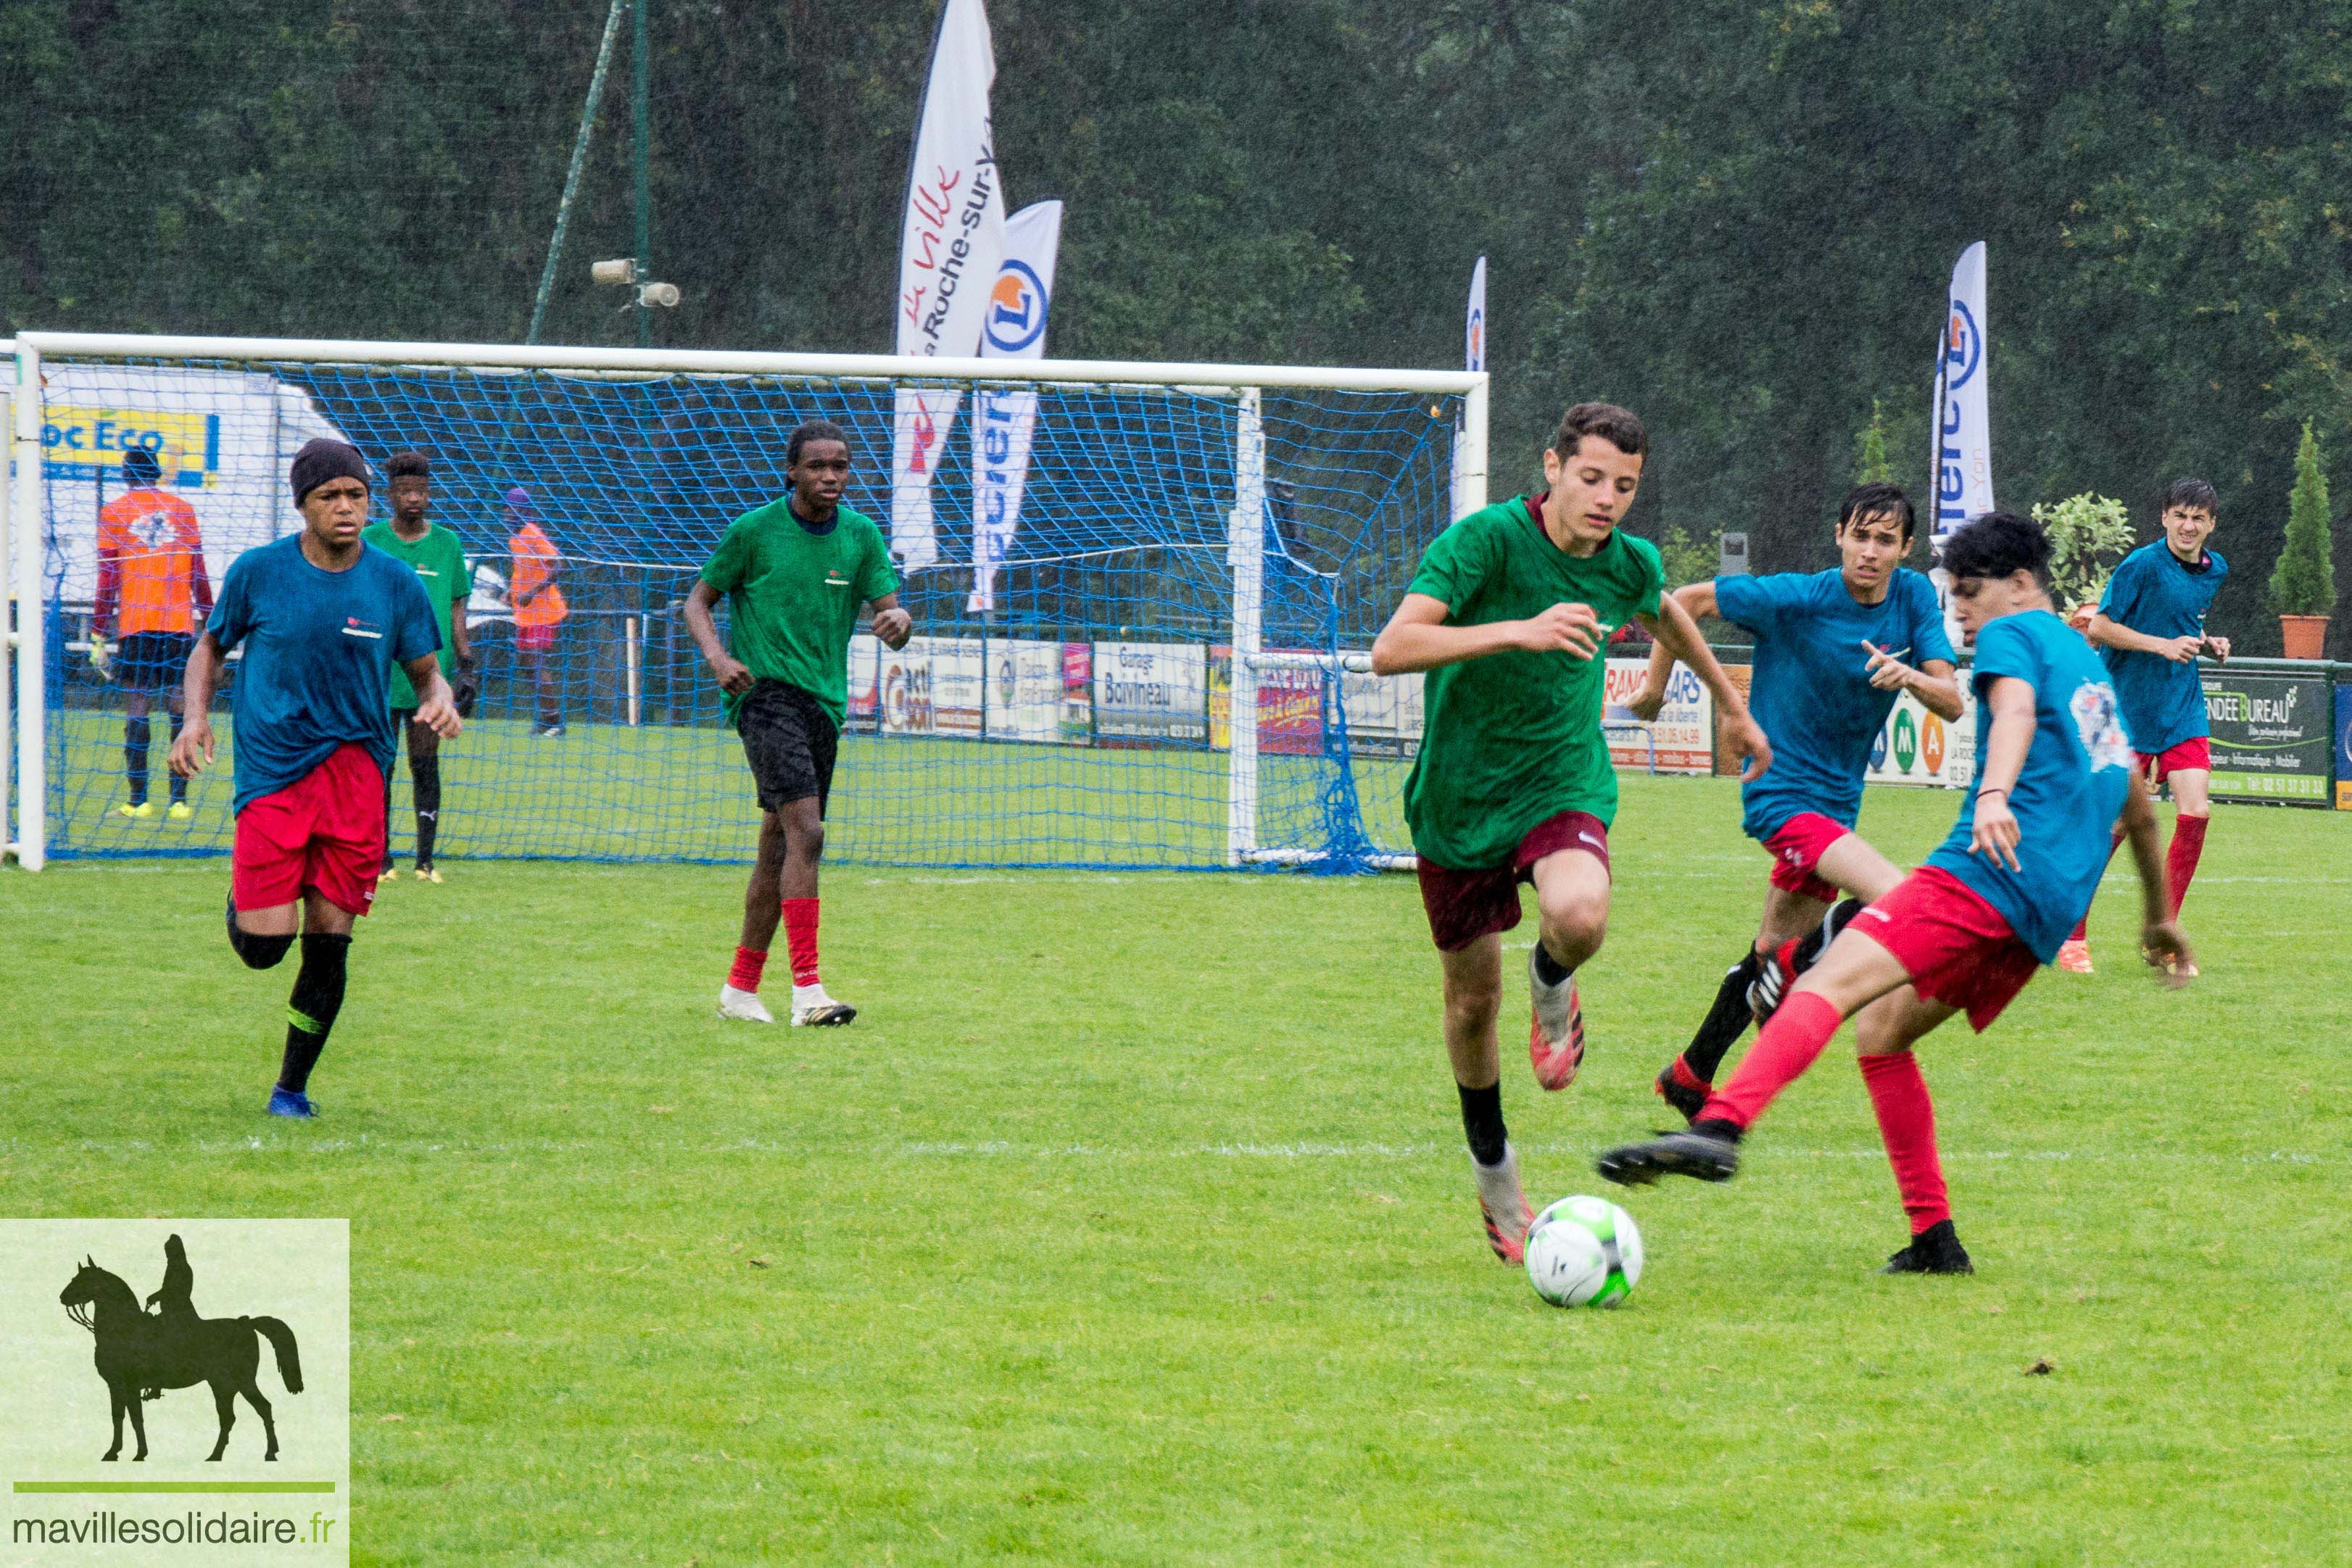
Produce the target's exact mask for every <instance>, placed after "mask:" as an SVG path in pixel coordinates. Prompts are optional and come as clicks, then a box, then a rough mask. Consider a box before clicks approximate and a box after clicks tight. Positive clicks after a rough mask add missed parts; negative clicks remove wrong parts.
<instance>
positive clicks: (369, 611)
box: [172, 439, 458, 1117]
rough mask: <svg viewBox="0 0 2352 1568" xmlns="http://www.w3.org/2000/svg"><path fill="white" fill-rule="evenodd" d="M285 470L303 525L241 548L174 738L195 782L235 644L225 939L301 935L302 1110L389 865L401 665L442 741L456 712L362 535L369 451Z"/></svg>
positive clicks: (272, 1106)
mask: <svg viewBox="0 0 2352 1568" xmlns="http://www.w3.org/2000/svg"><path fill="white" fill-rule="evenodd" d="M292 482H293V488H294V505H295V507H296V509H298V510H299V511H300V512H301V514H302V531H301V532H300V533H299V534H289V535H288V536H287V537H286V538H281V539H278V540H277V541H276V542H275V543H272V544H266V545H262V546H260V547H259V548H257V549H249V550H247V551H246V552H245V553H244V554H243V555H241V556H239V557H237V558H236V561H235V562H233V563H232V564H231V565H230V567H229V569H228V574H227V576H226V578H224V579H223V580H222V582H221V595H220V602H219V603H217V604H215V606H214V607H213V613H212V619H211V620H210V621H209V622H206V623H205V634H204V635H203V636H202V637H200V638H198V639H197V640H196V645H195V649H194V652H193V653H191V654H190V655H189V658H188V673H187V679H186V685H185V687H184V695H185V697H186V704H185V706H186V708H187V715H188V723H187V727H186V728H185V729H184V730H182V731H181V732H180V737H179V738H178V739H177V740H175V741H173V743H172V771H173V772H174V773H176V774H178V775H179V776H180V777H182V778H184V779H185V778H194V776H195V775H196V774H198V773H201V772H202V771H204V769H205V767H206V766H207V765H209V764H210V763H211V761H212V759H213V727H212V700H213V691H214V687H215V685H216V684H217V682H218V679H219V674H220V667H221V661H222V659H223V658H224V657H225V656H226V654H227V653H228V651H229V650H230V649H232V648H235V647H236V646H237V645H238V644H239V643H243V644H244V646H245V662H244V665H243V668H242V671H241V673H240V674H239V676H238V679H237V689H236V801H235V810H236V847H235V849H234V851H233V852H232V855H231V862H230V865H231V870H230V884H229V885H230V893H229V902H228V945H229V946H230V947H231V948H232V949H234V950H235V951H236V956H238V957H239V958H242V959H243V960H245V963H246V965H247V967H250V968H255V969H267V968H270V967H274V966H275V965H276V964H277V963H278V961H279V960H280V959H282V958H284V957H285V956H286V952H287V949H288V948H289V947H291V946H293V945H294V937H295V934H296V933H297V931H299V933H300V934H301V937H302V967H301V969H300V970H299V972H298V973H297V974H296V975H295V977H294V994H293V996H292V997H291V998H289V1002H288V1005H287V1009H286V1013H287V1028H286V1055H285V1061H284V1063H283V1065H282V1067H281V1069H280V1071H279V1072H278V1083H277V1086H276V1087H275V1088H274V1089H273V1090H272V1091H271V1092H270V1095H269V1113H270V1114H271V1115H273V1116H303V1117H307V1116H313V1115H316V1114H317V1111H316V1109H315V1108H314V1107H313V1106H312V1105H311V1103H310V1094H309V1087H310V1070H311V1068H313V1067H314V1066H316V1065H317V1064H318V1061H319V1053H320V1051H324V1050H325V1049H326V1046H327V1033H328V1031H329V1030H331V1029H332V1028H333V1027H334V1023H335V1015H336V1013H338V1012H339V1011H341V1009H342V1005H343V980H344V973H345V968H346V965H347V962H348V960H349V957H350V955H351V946H352V922H353V921H354V920H355V919H357V917H359V916H360V915H364V914H366V913H367V911H368V905H369V904H370V902H371V901H372V900H373V899H374V897H375V883H376V876H377V873H378V872H379V871H381V870H382V868H383V841H384V815H385V812H384V788H383V781H384V779H385V777H386V776H387V775H388V774H389V773H390V772H391V771H392V757H393V727H392V708H391V706H390V704H389V703H388V702H387V701H386V700H385V695H384V686H385V679H386V674H387V672H388V671H389V670H390V669H391V667H392V665H393V664H394V662H395V661H396V662H397V663H398V664H400V666H401V668H402V669H404V670H405V671H406V672H407V674H408V678H409V680H410V682H411V683H413V684H414V685H415V691H416V698H417V703H416V714H415V721H414V722H415V723H417V724H421V725H425V726H426V727H430V728H431V729H432V730H433V731H434V732H435V733H436V734H437V735H439V736H440V737H442V738H444V739H448V738H452V737H455V736H456V735H457V730H458V723H457V708H456V707H455V706H453V704H452V700H451V697H450V693H449V683H448V682H447V681H446V680H444V679H442V676H441V662H440V661H439V660H438V659H436V657H434V654H435V652H436V650H437V649H438V648H439V647H440V645H441V632H440V630H439V628H438V627H436V625H435V624H434V620H433V605H432V601H430V600H428V599H427V598H426V597H425V585H424V584H423V583H421V582H419V581H418V580H417V577H416V574H415V572H414V571H411V570H409V569H408V566H407V564H406V563H405V562H404V561H402V560H400V559H398V558H397V557H395V556H392V555H389V554H386V553H385V552H384V551H383V550H380V549H371V548H369V547H368V546H366V545H364V544H362V542H361V540H360V529H361V528H362V527H363V526H364V525H365V524H366V522H367V508H368V474H367V460H366V459H365V458H363V457H362V456H361V455H359V453H358V452H357V451H355V450H353V449H352V447H350V446H347V445H345V444H343V443H341V442H340V441H328V440H324V439H320V440H317V441H312V442H310V443H308V444H305V445H304V446H303V448H302V450H301V451H299V452H298V453H296V454H295V455H294V467H293V474H292Z"/></svg>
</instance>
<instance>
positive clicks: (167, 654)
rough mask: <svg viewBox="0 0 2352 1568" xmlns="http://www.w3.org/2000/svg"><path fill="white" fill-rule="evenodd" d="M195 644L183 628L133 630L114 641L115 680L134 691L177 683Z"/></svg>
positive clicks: (143, 690)
mask: <svg viewBox="0 0 2352 1568" xmlns="http://www.w3.org/2000/svg"><path fill="white" fill-rule="evenodd" d="M195 645H196V640H195V639H194V637H191V636H189V635H188V634H187V633H186V632H132V633H131V635H129V636H128V637H125V638H123V639H122V641H121V642H120V643H116V644H115V645H114V684H115V685H118V686H121V687H122V688H123V689H124V690H126V691H133V692H152V691H156V690H159V689H168V688H171V687H173V686H176V685H179V684H180V681H181V678H182V677H183V676H184V675H185V674H187V672H188V653H189V651H190V650H192V649H194V647H195Z"/></svg>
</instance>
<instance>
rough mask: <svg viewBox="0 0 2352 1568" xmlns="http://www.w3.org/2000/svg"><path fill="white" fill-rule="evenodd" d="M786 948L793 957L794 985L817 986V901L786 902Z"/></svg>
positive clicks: (792, 900) (803, 899) (798, 900)
mask: <svg viewBox="0 0 2352 1568" xmlns="http://www.w3.org/2000/svg"><path fill="white" fill-rule="evenodd" d="M784 947H785V950H786V951H788V952H789V953H791V954H792V956H793V985H795V986H814V985H815V984H816V900H815V899H814V898H788V899H786V900H784Z"/></svg>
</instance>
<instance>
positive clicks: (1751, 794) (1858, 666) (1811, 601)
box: [1715, 568, 1958, 842]
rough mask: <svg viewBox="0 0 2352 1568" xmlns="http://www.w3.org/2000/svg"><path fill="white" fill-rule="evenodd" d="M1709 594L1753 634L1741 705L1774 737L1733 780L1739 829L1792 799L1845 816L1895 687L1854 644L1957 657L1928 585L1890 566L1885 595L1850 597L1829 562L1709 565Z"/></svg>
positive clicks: (1770, 816) (1790, 809) (1765, 823)
mask: <svg viewBox="0 0 2352 1568" xmlns="http://www.w3.org/2000/svg"><path fill="white" fill-rule="evenodd" d="M1715 602H1716V607H1717V609H1718V610H1719V611H1721V612H1722V614H1723V618H1724V619H1725V620H1727V621H1730V622H1736V623H1737V624H1738V625H1741V626H1745V627H1747V628H1748V631H1750V632H1754V633H1755V634H1756V668H1755V673H1754V674H1753V676H1752V677H1751V678H1750V679H1749V681H1748V711H1749V712H1750V713H1752V714H1754V715H1755V716H1756V722H1757V723H1758V724H1760V725H1762V726H1763V727H1764V737H1765V738H1766V739H1768V740H1769V741H1770V742H1771V743H1772V767H1771V769H1770V771H1769V772H1767V773H1766V774H1765V775H1764V777H1762V778H1761V779H1754V780H1751V781H1750V782H1748V783H1747V784H1743V785H1741V786H1740V789H1739V798H1740V800H1741V803H1742V804H1743V805H1744V806H1745V807H1746V811H1745V813H1744V814H1743V815H1742V817H1741V818H1740V822H1739V828H1740V831H1742V832H1744V833H1746V834H1747V835H1748V837H1749V838H1751V839H1755V840H1756V841H1759V842H1761V841H1764V840H1766V839H1769V838H1770V837H1771V836H1772V835H1773V834H1774V833H1776V832H1778V831H1780V825H1781V824H1782V823H1783V822H1786V821H1788V820H1789V819H1790V818H1791V817H1793V816H1795V815H1797V814H1798V813H1799V812H1801V811H1818V812H1820V813H1821V814H1822V816H1824V817H1827V818H1829V819H1831V820H1832V821H1836V822H1839V823H1842V824H1843V825H1844V826H1846V827H1849V828H1850V827H1852V826H1853V822H1854V819H1855V817H1857V816H1858V815H1860V813H1861V810H1862V775H1863V770H1864V768H1866V767H1867V766H1868V765H1869V762H1870V748H1871V746H1872V744H1873V743H1874V742H1875V741H1876V740H1877V738H1878V732H1879V731H1880V730H1881V729H1882V728H1884V727H1885V724H1886V716H1887V715H1888V714H1889V713H1891V712H1892V711H1894V707H1895V693H1893V692H1883V691H1880V690H1878V689H1877V688H1876V687H1874V686H1873V685H1871V684H1870V651H1869V650H1868V649H1867V648H1864V646H1863V645H1862V644H1863V643H1864V641H1865V640H1867V641H1869V642H1871V643H1876V644H1877V645H1878V646H1879V647H1881V648H1884V649H1885V650H1886V651H1887V652H1888V653H1893V654H1895V656H1896V657H1898V658H1900V659H1901V660H1902V661H1903V662H1904V663H1905V664H1910V665H1913V666H1915V667H1916V666H1918V665H1921V664H1926V663H1927V661H1928V660H1930V659H1942V660H1944V661H1946V662H1947V663H1955V664H1956V663H1958V661H1957V660H1955V659H1953V657H1952V644H1951V640H1950V639H1949V638H1948V637H1947V636H1945V634H1944V612H1943V611H1942V610H1941V609H1940V608H1938V607H1937V603H1936V591H1935V589H1934V588H1933V587H1932V586H1931V585H1930V584H1929V583H1928V581H1927V579H1926V578H1925V577H1922V576H1921V575H1920V574H1919V573H1917V572H1916V571H1910V570H1904V569H1902V568H1897V569H1896V570H1895V578H1894V580H1893V581H1891V582H1889V583H1888V584H1887V587H1886V597H1885V599H1882V600H1880V601H1878V602H1877V603H1875V604H1857V603H1855V602H1854V599H1853V594H1852V593H1851V592H1849V591H1847V589H1846V586H1845V579H1844V577H1843V574H1842V573H1840V572H1838V571H1837V570H1834V569H1832V570H1829V571H1817V572H1813V573H1811V574H1810V575H1808V574H1803V573H1798V572H1780V573H1777V574H1775V575H1773V576H1770V577H1718V578H1717V579H1716V580H1715ZM1906 649H1908V650H1909V652H1907V653H1906V652H1905V650H1906Z"/></svg>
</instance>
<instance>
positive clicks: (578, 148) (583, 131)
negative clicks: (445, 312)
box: [522, 0, 645, 343]
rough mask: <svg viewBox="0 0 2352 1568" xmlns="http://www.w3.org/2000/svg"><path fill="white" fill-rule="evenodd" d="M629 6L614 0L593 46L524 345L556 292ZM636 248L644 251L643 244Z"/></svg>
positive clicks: (540, 323)
mask: <svg viewBox="0 0 2352 1568" xmlns="http://www.w3.org/2000/svg"><path fill="white" fill-rule="evenodd" d="M628 4H629V0H613V8H612V9H611V10H610V11H608V12H606V13H605V16H604V38H603V40H602V41H601V42H599V43H598V44H597V46H596V69H595V72H594V74H593V75H592V76H590V77H589V78H588V101H587V102H585V103H583V104H582V105H581V106H580V134H579V135H577V136H575V137H573V138H572V166H571V167H570V168H569V169H567V170H565V171H564V172H563V196H562V200H560V201H558V202H557V203H556V204H555V237H554V238H552V239H551V240H550V241H548V243H547V266H546V267H543V268H541V271H540V274H539V298H537V299H535V300H534V301H532V302H531V307H530V330H528V331H526V332H525V333H524V334H523V335H522V340H523V341H524V342H526V343H536V342H538V341H539V329H540V328H541V326H543V325H544V324H545V323H546V320H547V299H548V296H549V295H550V294H551V293H552V292H553V290H554V288H555V269H556V267H557V266H558V265H559V264H561V263H562V260H563V231H564V229H565V228H566V227H568V226H569V225H570V224H571V222H572V197H574V196H576V195H578V194H579V193H580V166H581V165H582V164H583V163H585V162H587V161H588V141H589V138H590V137H591V136H592V135H593V134H594V132H595V129H596V106H597V105H598V104H599V103H601V102H603V101H604V71H605V68H607V67H609V66H610V65H611V64H612V63H613V40H614V38H615V37H618V36H619V34H620V31H621V10H622V8H623V7H624V6H625V5H628ZM639 60H640V62H641V63H640V65H639V69H640V70H642V69H643V68H644V67H643V65H642V60H643V56H642V55H640V56H639ZM640 199H641V200H642V198H640ZM641 222H642V220H641ZM639 232H640V233H642V232H643V230H642V229H640V231H639ZM637 248H638V249H640V250H643V249H644V248H645V246H644V242H643V241H642V240H640V241H639V242H638V246H637ZM640 265H642V262H641V263H640Z"/></svg>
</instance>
